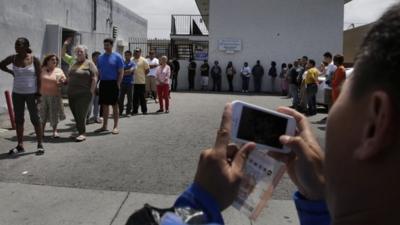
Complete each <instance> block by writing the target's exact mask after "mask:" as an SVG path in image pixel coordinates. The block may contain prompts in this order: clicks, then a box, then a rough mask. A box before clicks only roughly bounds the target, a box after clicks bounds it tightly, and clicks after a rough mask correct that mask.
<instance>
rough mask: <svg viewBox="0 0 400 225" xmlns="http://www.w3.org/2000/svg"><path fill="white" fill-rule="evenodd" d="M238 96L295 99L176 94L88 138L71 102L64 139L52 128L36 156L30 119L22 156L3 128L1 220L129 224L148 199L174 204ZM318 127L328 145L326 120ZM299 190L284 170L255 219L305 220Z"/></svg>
mask: <svg viewBox="0 0 400 225" xmlns="http://www.w3.org/2000/svg"><path fill="white" fill-rule="evenodd" d="M235 99H239V100H243V101H247V102H250V103H254V104H257V105H260V106H263V107H267V108H271V109H275V108H276V107H278V106H281V105H284V106H288V105H290V100H288V99H283V98H282V97H277V96H251V95H231V94H214V93H210V94H200V93H173V94H172V99H171V108H170V113H169V114H155V113H150V114H149V115H146V116H144V115H138V116H135V117H130V118H122V119H121V121H120V134H119V135H112V134H110V133H105V134H95V133H93V131H94V130H95V129H97V128H99V125H97V124H92V125H88V126H87V132H88V134H87V135H88V138H87V140H86V141H85V142H82V143H76V142H74V141H73V140H72V139H70V138H69V136H70V134H71V133H72V132H73V131H74V123H73V121H71V119H72V116H71V113H70V111H69V109H68V108H66V112H67V114H68V115H67V119H66V120H65V121H63V122H62V123H61V124H60V125H59V128H60V129H59V131H60V134H61V138H60V139H51V138H49V137H47V136H50V134H51V133H50V131H48V132H47V133H46V135H47V136H46V138H45V149H46V153H45V155H43V156H36V155H34V154H33V153H34V151H35V150H36V144H35V138H34V134H33V133H32V126H31V125H30V124H26V137H25V140H26V142H25V148H26V150H27V152H26V153H25V154H22V155H19V156H18V157H9V156H8V155H7V152H8V150H9V149H11V148H12V147H14V146H15V145H16V137H15V132H14V131H8V130H1V131H0V161H1V162H0V202H2V204H1V206H0V224H5V225H7V224H124V222H125V221H126V219H127V217H128V216H129V215H130V214H131V213H132V212H133V211H135V210H137V209H138V208H140V207H141V206H143V204H144V203H146V202H148V203H151V204H153V205H155V206H159V207H168V206H170V205H171V204H172V203H173V201H174V199H175V198H176V195H178V194H179V193H181V192H182V191H183V190H184V189H185V187H187V186H188V185H189V184H190V183H191V182H192V180H193V176H194V173H195V170H196V165H197V161H198V157H199V153H200V151H201V150H203V149H206V148H209V147H210V146H212V144H213V142H214V138H215V133H216V130H217V129H218V126H219V123H220V118H221V113H222V110H223V107H224V104H225V103H226V102H229V101H232V100H235ZM148 106H149V112H155V111H156V110H158V105H156V104H154V103H153V102H150V103H149V104H148ZM324 116H326V115H324V114H318V115H316V116H314V117H311V118H310V120H311V121H312V122H314V123H316V122H318V121H319V120H321V119H322V118H323V117H324ZM26 119H27V121H29V119H28V118H26ZM112 124H113V122H112V121H110V123H109V125H110V127H111V125H112ZM312 127H313V129H314V131H315V132H316V134H317V136H318V140H319V142H320V143H321V144H322V145H323V144H324V140H325V139H324V133H325V125H324V124H313V126H312ZM294 190H295V187H294V185H293V184H292V183H291V182H290V180H289V179H288V177H287V176H286V175H285V176H284V178H283V179H282V181H281V183H280V184H279V186H278V187H277V189H276V191H275V192H274V195H273V201H271V202H270V204H269V207H268V209H266V210H264V212H263V214H262V216H261V218H260V219H259V220H258V222H257V223H256V224H268V225H272V224H298V220H297V216H296V212H295V209H294V205H293V203H292V201H291V200H290V199H291V194H292V193H293V191H294ZM224 218H225V220H226V223H227V224H250V221H248V220H247V219H246V218H245V217H244V216H242V215H241V214H240V213H239V212H237V211H236V210H235V209H229V210H227V212H226V213H225V214H224Z"/></svg>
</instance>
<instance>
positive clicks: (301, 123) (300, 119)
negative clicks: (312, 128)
mask: <svg viewBox="0 0 400 225" xmlns="http://www.w3.org/2000/svg"><path fill="white" fill-rule="evenodd" d="M277 111H278V112H280V113H283V114H286V115H289V116H292V117H293V118H294V119H295V120H296V123H297V126H298V127H299V129H300V132H301V131H303V130H306V129H309V124H308V121H307V118H306V117H305V116H304V115H303V114H301V113H299V112H297V111H296V110H294V109H291V108H288V107H279V108H278V109H277Z"/></svg>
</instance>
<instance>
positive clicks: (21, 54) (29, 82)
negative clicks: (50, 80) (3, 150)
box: [0, 37, 44, 155]
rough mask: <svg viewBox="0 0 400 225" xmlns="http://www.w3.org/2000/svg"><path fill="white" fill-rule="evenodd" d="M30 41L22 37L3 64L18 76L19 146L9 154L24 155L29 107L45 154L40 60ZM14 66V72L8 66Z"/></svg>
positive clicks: (14, 98) (15, 89) (15, 85)
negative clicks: (41, 112) (25, 115)
mask: <svg viewBox="0 0 400 225" xmlns="http://www.w3.org/2000/svg"><path fill="white" fill-rule="evenodd" d="M29 46H30V45H29V40H28V39H26V38H24V37H21V38H18V39H17V40H16V42H15V52H16V53H17V54H15V55H10V56H8V57H7V58H5V59H4V60H3V61H1V62H0V69H1V70H3V71H4V72H7V73H9V74H11V75H12V76H13V77H14V83H13V92H12V101H13V105H14V114H15V125H16V128H17V129H16V131H17V141H18V145H17V147H15V148H13V149H11V150H10V151H9V154H14V153H16V152H18V153H20V152H24V151H25V149H24V145H23V137H24V121H25V120H24V113H25V104H26V105H27V106H28V111H29V116H30V119H31V122H32V124H33V126H34V127H35V132H36V139H37V152H36V153H37V154H38V155H40V154H43V153H44V149H43V145H42V128H41V126H40V116H39V112H38V107H37V106H38V105H37V104H38V102H39V101H40V94H39V90H40V61H39V59H38V58H36V57H34V56H33V54H32V50H31V49H30V47H29ZM10 64H12V69H9V68H8V65H10Z"/></svg>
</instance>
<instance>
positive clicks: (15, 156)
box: [0, 152, 36, 160]
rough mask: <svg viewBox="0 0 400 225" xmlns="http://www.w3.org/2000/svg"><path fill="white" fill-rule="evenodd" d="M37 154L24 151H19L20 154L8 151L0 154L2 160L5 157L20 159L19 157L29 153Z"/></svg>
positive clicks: (31, 153)
mask: <svg viewBox="0 0 400 225" xmlns="http://www.w3.org/2000/svg"><path fill="white" fill-rule="evenodd" d="M34 154H36V152H24V153H19V154H12V155H10V154H8V152H7V153H3V154H0V160H5V159H18V158H19V157H23V156H27V155H34Z"/></svg>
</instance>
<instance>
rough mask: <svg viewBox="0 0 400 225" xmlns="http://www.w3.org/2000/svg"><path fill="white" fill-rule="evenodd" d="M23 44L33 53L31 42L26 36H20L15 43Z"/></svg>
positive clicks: (27, 50)
mask: <svg viewBox="0 0 400 225" xmlns="http://www.w3.org/2000/svg"><path fill="white" fill-rule="evenodd" d="M17 43H19V44H21V45H22V46H23V47H24V48H25V50H26V52H27V53H32V49H30V44H29V40H28V38H26V37H19V38H17V40H16V41H15V44H17Z"/></svg>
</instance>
